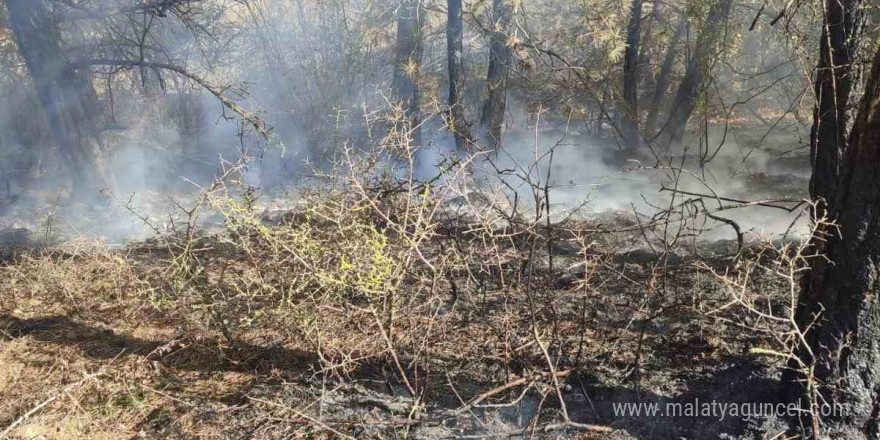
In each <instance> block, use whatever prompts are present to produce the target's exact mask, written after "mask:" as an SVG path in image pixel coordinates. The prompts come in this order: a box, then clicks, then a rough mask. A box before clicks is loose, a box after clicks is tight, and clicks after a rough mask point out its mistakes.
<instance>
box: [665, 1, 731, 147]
mask: <svg viewBox="0 0 880 440" xmlns="http://www.w3.org/2000/svg"><path fill="white" fill-rule="evenodd" d="M732 6H733V0H718V1H716V2H715V3H713V4H712V6H711V8H710V9H709V15H708V17H707V18H706V21H705V22H704V23H703V26H702V28H701V29H700V35H699V36H698V37H697V44H696V47H695V48H694V55H693V56H692V57H691V59H690V60H688V64H687V69H686V70H685V74H684V78H683V79H682V80H681V85H680V86H679V88H678V92H677V93H676V94H675V99H674V100H673V102H672V108H671V111H670V113H669V118H668V119H667V121H666V124H665V125H664V126H663V128H662V129H661V130H660V134H659V135H658V137H657V142H658V143H659V144H660V146H661V147H663V148H669V147H670V146H672V145H675V144H680V143H681V139H682V137H684V130H685V127H686V126H687V121H688V119H690V117H691V113H693V111H694V107H696V102H697V98H699V96H700V93H701V92H702V89H703V82H704V79H705V76H706V74H707V73H708V71H709V68H710V67H711V65H712V64H713V62H714V60H715V58H717V56H718V47H719V45H720V43H721V42H722V36H723V35H724V34H725V32H724V27H725V23H726V21H727V17H728V15H730V9H731V7H732Z"/></svg>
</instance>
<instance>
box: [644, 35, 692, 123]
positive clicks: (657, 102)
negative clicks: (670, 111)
mask: <svg viewBox="0 0 880 440" xmlns="http://www.w3.org/2000/svg"><path fill="white" fill-rule="evenodd" d="M685 29H687V20H685V19H682V20H681V21H679V22H678V27H677V28H676V29H675V35H673V36H672V40H670V41H669V48H668V49H667V50H666V56H665V57H664V58H663V65H662V66H660V72H659V73H658V74H657V83H656V85H655V87H654V96H653V97H652V98H651V104H650V106H649V107H648V118H647V119H646V120H645V137H646V138H648V139H651V138H653V137H654V135H655V134H656V131H657V116H658V115H659V114H660V107H661V106H662V105H663V99H664V98H666V92H667V91H668V90H669V77H670V75H671V74H672V68H673V67H675V58H676V57H675V54H676V49H677V48H678V42H679V41H681V37H682V36H684V31H685Z"/></svg>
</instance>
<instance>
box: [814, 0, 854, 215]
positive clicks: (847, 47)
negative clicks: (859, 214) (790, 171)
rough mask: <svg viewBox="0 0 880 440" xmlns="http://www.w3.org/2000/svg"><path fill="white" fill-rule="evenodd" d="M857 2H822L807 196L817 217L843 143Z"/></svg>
mask: <svg viewBox="0 0 880 440" xmlns="http://www.w3.org/2000/svg"><path fill="white" fill-rule="evenodd" d="M859 3H860V0H825V2H824V5H825V25H824V26H823V27H822V36H821V38H820V39H819V62H818V66H817V67H816V76H815V83H814V92H815V94H816V107H815V108H814V110H813V128H812V130H811V133H810V152H811V155H810V158H811V162H812V165H813V174H812V176H811V178H810V196H811V197H812V198H813V199H814V200H816V201H817V202H818V206H817V208H818V209H819V210H820V211H819V212H817V213H816V215H817V216H818V217H822V216H823V215H824V209H825V206H827V204H829V203H832V202H833V196H834V194H835V185H836V181H837V178H838V167H839V161H840V155H841V154H842V153H843V150H844V149H845V147H846V133H847V129H848V128H849V127H848V120H847V111H848V110H849V102H850V94H851V93H852V91H853V69H852V64H853V62H854V61H855V58H856V54H855V50H856V38H855V37H856V25H857V22H858V20H857V15H858V14H857V11H858V7H859Z"/></svg>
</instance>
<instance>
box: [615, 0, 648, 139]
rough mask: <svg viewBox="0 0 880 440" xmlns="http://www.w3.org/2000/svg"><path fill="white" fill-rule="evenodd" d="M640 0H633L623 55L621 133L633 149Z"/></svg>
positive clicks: (636, 129) (636, 121) (636, 123)
mask: <svg viewBox="0 0 880 440" xmlns="http://www.w3.org/2000/svg"><path fill="white" fill-rule="evenodd" d="M642 3H643V2H642V0H633V1H632V8H631V10H630V17H629V24H628V25H627V28H626V50H625V51H624V55H623V109H622V112H621V118H620V123H621V133H622V134H623V142H624V145H625V148H626V149H627V150H629V151H635V150H637V149H638V148H639V145H640V144H641V142H640V140H641V136H640V135H639V103H638V96H639V91H638V88H639V87H638V86H639V39H640V38H641V32H642Z"/></svg>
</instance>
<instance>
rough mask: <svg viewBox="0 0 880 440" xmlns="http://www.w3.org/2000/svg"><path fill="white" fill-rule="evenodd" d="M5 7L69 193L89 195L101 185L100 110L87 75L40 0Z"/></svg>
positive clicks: (11, 2) (10, 2) (17, 1)
mask: <svg viewBox="0 0 880 440" xmlns="http://www.w3.org/2000/svg"><path fill="white" fill-rule="evenodd" d="M6 8H7V10H8V12H9V27H10V29H11V30H12V32H13V34H14V36H15V41H16V43H17V44H18V49H19V52H20V53H21V56H22V58H24V60H25V64H26V65H27V68H28V71H29V72H30V74H31V78H32V79H33V82H34V87H35V88H36V91H37V95H38V96H39V98H40V103H41V104H42V106H43V108H44V109H45V111H46V117H47V119H48V123H49V126H50V128H51V130H52V135H53V136H54V138H55V141H56V142H57V143H58V147H59V150H60V152H61V155H62V157H63V158H64V160H65V161H66V162H67V164H68V167H69V168H70V172H71V175H72V178H73V188H72V190H73V195H74V196H75V197H77V198H83V199H90V198H91V197H94V196H96V195H98V191H99V190H100V189H102V188H103V187H104V185H105V179H104V175H103V171H102V169H101V167H100V165H99V163H98V153H99V150H100V147H99V145H100V140H99V128H98V127H99V126H100V120H101V114H102V111H101V106H100V103H99V101H98V98H97V95H96V94H95V89H94V87H93V86H92V81H91V74H90V73H89V71H88V70H87V69H86V68H82V67H77V66H74V65H73V64H72V63H71V61H70V60H69V59H68V58H67V56H66V55H65V54H64V52H63V51H62V49H61V31H60V29H59V27H58V23H57V21H56V20H55V17H53V16H52V14H51V13H50V10H49V8H48V6H47V4H46V2H45V1H44V0H7V1H6Z"/></svg>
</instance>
